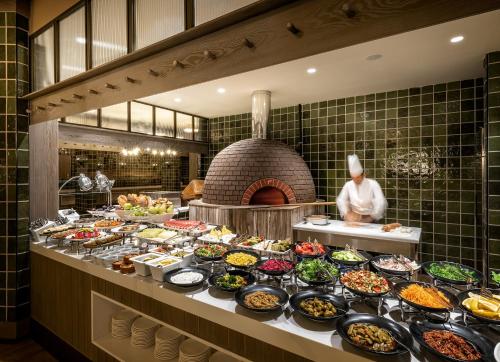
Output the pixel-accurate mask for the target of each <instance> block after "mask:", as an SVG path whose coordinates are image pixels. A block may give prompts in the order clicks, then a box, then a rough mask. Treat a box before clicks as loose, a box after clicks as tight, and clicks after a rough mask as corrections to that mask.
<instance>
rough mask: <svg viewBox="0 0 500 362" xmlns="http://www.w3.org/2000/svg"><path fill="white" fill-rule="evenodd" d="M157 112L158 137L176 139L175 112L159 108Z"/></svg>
mask: <svg viewBox="0 0 500 362" xmlns="http://www.w3.org/2000/svg"><path fill="white" fill-rule="evenodd" d="M155 112H156V135H157V136H166V137H174V111H171V110H168V109H163V108H158V107H156V109H155Z"/></svg>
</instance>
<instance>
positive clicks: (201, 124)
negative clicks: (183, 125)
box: [193, 117, 208, 142]
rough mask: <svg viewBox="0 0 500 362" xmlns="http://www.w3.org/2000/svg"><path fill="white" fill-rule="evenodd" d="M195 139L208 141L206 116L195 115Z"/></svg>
mask: <svg viewBox="0 0 500 362" xmlns="http://www.w3.org/2000/svg"><path fill="white" fill-rule="evenodd" d="M193 119H194V140H195V141H203V142H208V121H207V120H206V119H205V118H200V117H194V118H193Z"/></svg>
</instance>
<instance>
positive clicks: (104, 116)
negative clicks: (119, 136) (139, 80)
mask: <svg viewBox="0 0 500 362" xmlns="http://www.w3.org/2000/svg"><path fill="white" fill-rule="evenodd" d="M127 115H128V111H127V103H120V104H114V105H112V106H109V107H104V108H102V109H101V127H103V128H111V129H118V130H120V131H127V130H128V124H127Z"/></svg>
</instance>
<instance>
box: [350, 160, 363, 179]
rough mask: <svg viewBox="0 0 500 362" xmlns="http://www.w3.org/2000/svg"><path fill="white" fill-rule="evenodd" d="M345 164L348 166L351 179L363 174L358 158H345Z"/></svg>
mask: <svg viewBox="0 0 500 362" xmlns="http://www.w3.org/2000/svg"><path fill="white" fill-rule="evenodd" d="M347 163H348V164H349V173H350V174H351V177H356V176H360V175H361V174H362V173H363V166H361V162H359V158H358V156H356V155H349V156H347Z"/></svg>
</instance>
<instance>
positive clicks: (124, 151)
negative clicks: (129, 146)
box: [122, 148, 128, 156]
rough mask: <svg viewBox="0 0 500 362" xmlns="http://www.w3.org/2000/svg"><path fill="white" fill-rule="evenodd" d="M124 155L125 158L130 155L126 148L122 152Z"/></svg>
mask: <svg viewBox="0 0 500 362" xmlns="http://www.w3.org/2000/svg"><path fill="white" fill-rule="evenodd" d="M122 155H123V156H127V155H128V151H127V150H126V149H125V148H124V149H123V150H122Z"/></svg>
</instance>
